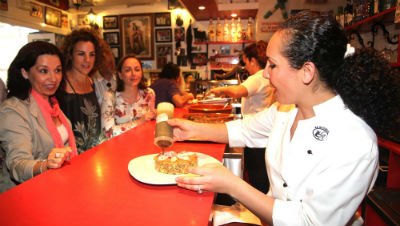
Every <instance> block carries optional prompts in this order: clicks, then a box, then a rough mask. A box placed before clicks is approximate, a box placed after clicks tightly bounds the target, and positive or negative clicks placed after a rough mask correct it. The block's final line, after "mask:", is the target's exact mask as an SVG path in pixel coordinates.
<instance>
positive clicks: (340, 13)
mask: <svg viewBox="0 0 400 226" xmlns="http://www.w3.org/2000/svg"><path fill="white" fill-rule="evenodd" d="M336 21H337V22H338V23H339V24H340V25H342V27H344V14H343V6H338V11H337V13H336Z"/></svg>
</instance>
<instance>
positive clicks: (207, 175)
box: [175, 163, 241, 194]
mask: <svg viewBox="0 0 400 226" xmlns="http://www.w3.org/2000/svg"><path fill="white" fill-rule="evenodd" d="M188 172H189V173H192V174H196V175H199V176H182V177H177V178H176V179H175V181H176V182H177V184H178V186H179V187H182V188H186V189H189V190H193V191H197V192H199V191H202V190H207V191H212V192H218V193H225V194H229V193H230V191H231V189H232V186H235V184H237V183H236V180H241V179H240V178H239V177H237V176H235V175H234V174H233V173H232V172H231V171H230V170H229V169H227V168H226V167H224V166H223V165H222V164H218V163H209V164H205V165H203V166H201V167H196V168H189V169H188Z"/></svg>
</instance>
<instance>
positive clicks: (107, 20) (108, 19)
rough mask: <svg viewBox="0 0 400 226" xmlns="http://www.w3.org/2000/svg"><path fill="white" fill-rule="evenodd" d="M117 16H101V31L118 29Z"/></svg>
mask: <svg viewBox="0 0 400 226" xmlns="http://www.w3.org/2000/svg"><path fill="white" fill-rule="evenodd" d="M118 25H119V23H118V16H116V15H115V16H103V29H105V30H107V29H118Z"/></svg>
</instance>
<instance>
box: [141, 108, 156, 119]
mask: <svg viewBox="0 0 400 226" xmlns="http://www.w3.org/2000/svg"><path fill="white" fill-rule="evenodd" d="M155 118H156V111H155V110H149V111H148V112H146V113H145V114H144V115H143V119H144V121H150V120H153V119H155Z"/></svg>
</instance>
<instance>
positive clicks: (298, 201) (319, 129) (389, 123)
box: [169, 11, 400, 225]
mask: <svg viewBox="0 0 400 226" xmlns="http://www.w3.org/2000/svg"><path fill="white" fill-rule="evenodd" d="M346 43H347V40H346V36H345V34H344V32H343V29H342V28H341V26H340V25H339V24H338V23H337V22H336V21H335V19H333V18H331V17H329V16H327V15H321V14H320V13H318V12H313V11H304V12H301V13H298V14H296V15H295V16H293V17H291V18H290V19H288V20H287V21H286V22H285V23H284V24H283V25H282V27H281V28H280V29H279V30H278V31H277V32H275V33H274V35H273V36H272V38H271V39H270V41H269V45H268V48H267V56H268V61H267V66H266V69H265V70H264V71H265V73H264V76H265V77H266V78H268V79H270V82H271V85H272V86H273V87H274V88H275V95H276V98H277V101H278V102H279V104H278V103H276V104H274V105H272V107H270V108H269V109H268V110H266V111H262V112H259V113H257V114H256V115H254V116H250V117H246V118H245V119H243V120H237V121H231V122H227V123H225V124H200V123H194V122H190V121H184V120H178V119H174V120H170V121H169V124H170V125H172V126H174V127H175V128H174V138H175V139H176V140H186V139H188V138H190V137H197V138H202V139H204V140H210V141H215V142H221V143H229V145H230V146H233V147H237V146H245V145H246V146H256V145H259V144H262V143H264V142H267V148H266V155H265V156H266V166H267V172H268V177H269V180H270V190H269V192H268V193H267V194H263V193H262V192H259V191H258V190H256V189H254V188H253V187H251V186H250V185H248V184H247V183H246V182H244V181H243V180H242V179H240V178H239V177H236V176H234V175H233V174H232V173H231V172H230V171H229V170H228V169H226V168H225V167H223V166H222V165H219V164H209V165H205V166H201V167H197V168H192V169H190V170H189V172H191V173H194V174H197V175H199V176H198V177H193V176H191V177H179V178H177V179H176V181H177V183H178V186H181V187H183V188H186V189H190V190H194V191H198V192H199V193H201V192H202V191H203V190H207V191H213V192H218V193H226V194H229V195H230V196H232V197H233V198H235V199H236V200H238V201H239V202H240V203H242V204H243V205H244V206H246V207H247V208H248V209H249V210H250V211H252V212H253V213H254V214H255V215H256V216H258V217H259V218H260V219H261V220H262V221H263V222H265V223H266V224H268V225H361V224H362V219H361V218H360V217H359V216H358V215H357V214H356V211H357V208H358V207H359V205H360V204H361V202H362V200H363V198H364V197H365V196H366V195H367V193H368V191H370V189H371V188H372V187H373V185H374V182H375V180H376V177H377V172H378V144H377V137H376V135H375V133H377V134H380V133H382V131H385V130H386V129H388V128H390V127H393V126H398V125H397V124H396V123H393V122H394V120H395V119H396V118H397V117H398V115H399V112H400V110H399V106H400V103H399V101H400V96H399V95H400V92H399V91H400V90H399V89H400V88H399V86H398V84H397V83H396V82H395V81H396V80H395V77H396V76H398V75H394V73H395V70H392V68H391V67H390V64H389V63H388V62H387V61H385V60H384V59H383V58H382V57H380V56H379V55H378V54H377V52H376V51H373V50H370V49H363V50H360V51H357V52H356V53H354V54H352V55H350V56H347V55H346V54H345V53H346ZM345 56H347V57H345ZM371 76H372V78H373V79H371ZM381 87H386V88H387V89H385V90H383V89H382V88H381Z"/></svg>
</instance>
